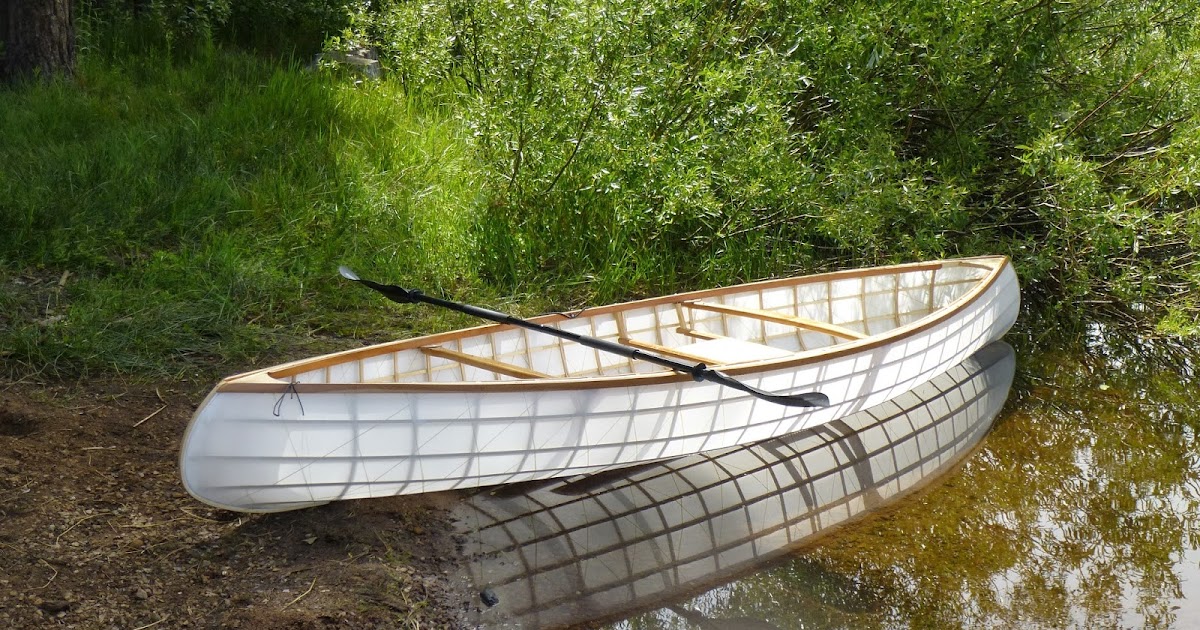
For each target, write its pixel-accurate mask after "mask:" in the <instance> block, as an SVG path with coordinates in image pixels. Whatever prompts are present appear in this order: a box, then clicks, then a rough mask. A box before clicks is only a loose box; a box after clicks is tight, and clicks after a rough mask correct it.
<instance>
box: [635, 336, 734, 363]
mask: <svg viewBox="0 0 1200 630" xmlns="http://www.w3.org/2000/svg"><path fill="white" fill-rule="evenodd" d="M617 342H618V343H621V344H624V345H626V346H632V347H634V348H641V349H642V350H649V351H650V352H654V353H656V354H662V355H666V356H668V357H675V358H676V359H687V360H688V361H698V362H700V363H707V364H709V365H716V364H718V363H721V361H719V360H717V359H713V358H711V357H705V356H701V355H698V354H693V353H691V352H688V351H687V350H680V349H678V348H669V347H667V346H660V345H658V344H656V343H650V342H648V341H638V340H637V339H630V338H628V337H621V338H619V339H617Z"/></svg>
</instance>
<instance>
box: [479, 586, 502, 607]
mask: <svg viewBox="0 0 1200 630" xmlns="http://www.w3.org/2000/svg"><path fill="white" fill-rule="evenodd" d="M479 599H480V600H481V601H483V603H484V604H487V607H488V608H491V607H492V606H495V605H496V604H499V603H500V598H499V597H498V596H497V595H496V591H493V590H492V587H490V586H489V587H487V588H485V589H483V590H482V591H479Z"/></svg>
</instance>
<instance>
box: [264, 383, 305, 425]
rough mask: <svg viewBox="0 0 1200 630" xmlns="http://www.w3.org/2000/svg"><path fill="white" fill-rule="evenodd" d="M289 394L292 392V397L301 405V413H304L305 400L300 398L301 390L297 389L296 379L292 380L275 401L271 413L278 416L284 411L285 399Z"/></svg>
mask: <svg viewBox="0 0 1200 630" xmlns="http://www.w3.org/2000/svg"><path fill="white" fill-rule="evenodd" d="M288 394H291V397H292V398H295V399H296V402H297V403H298V404H299V405H300V415H302V416H303V415H304V402H303V401H301V400H300V391H299V390H297V389H296V381H291V382H289V383H288V384H287V387H286V388H284V390H283V393H282V394H280V395H279V400H276V401H275V407H274V408H272V409H271V413H273V414H275V417H276V418H278V417H279V416H280V414H281V413H283V399H284V398H287V397H288Z"/></svg>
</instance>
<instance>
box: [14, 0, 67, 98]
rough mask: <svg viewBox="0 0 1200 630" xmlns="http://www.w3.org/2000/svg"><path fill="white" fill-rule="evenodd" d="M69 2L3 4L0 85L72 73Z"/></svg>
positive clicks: (36, 0)
mask: <svg viewBox="0 0 1200 630" xmlns="http://www.w3.org/2000/svg"><path fill="white" fill-rule="evenodd" d="M71 3H72V0H5V2H4V4H5V5H7V6H5V7H4V9H2V10H0V38H3V42H4V57H3V59H2V60H0V81H4V82H6V83H12V82H16V81H19V80H22V79H27V78H40V79H43V80H48V79H50V78H51V77H54V76H56V75H59V74H63V75H67V76H70V75H72V74H74V72H75V22H74V19H73V17H74V16H73V15H72V12H71Z"/></svg>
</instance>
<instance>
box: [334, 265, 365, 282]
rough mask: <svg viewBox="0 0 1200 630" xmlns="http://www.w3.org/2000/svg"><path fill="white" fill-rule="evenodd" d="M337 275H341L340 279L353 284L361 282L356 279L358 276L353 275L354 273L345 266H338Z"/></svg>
mask: <svg viewBox="0 0 1200 630" xmlns="http://www.w3.org/2000/svg"><path fill="white" fill-rule="evenodd" d="M338 273H340V274H342V277H343V278H345V279H347V280H353V281H355V282H359V281H360V280H362V278H359V277H358V274H356V273H354V271H353V270H352V269H350V268H349V267H347V266H346V265H338Z"/></svg>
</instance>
